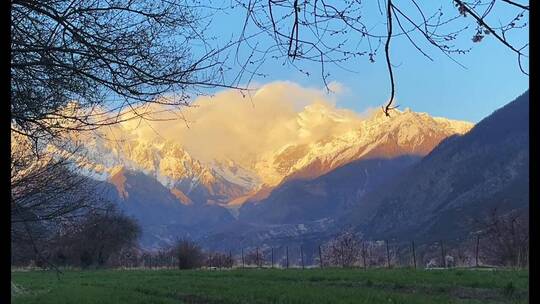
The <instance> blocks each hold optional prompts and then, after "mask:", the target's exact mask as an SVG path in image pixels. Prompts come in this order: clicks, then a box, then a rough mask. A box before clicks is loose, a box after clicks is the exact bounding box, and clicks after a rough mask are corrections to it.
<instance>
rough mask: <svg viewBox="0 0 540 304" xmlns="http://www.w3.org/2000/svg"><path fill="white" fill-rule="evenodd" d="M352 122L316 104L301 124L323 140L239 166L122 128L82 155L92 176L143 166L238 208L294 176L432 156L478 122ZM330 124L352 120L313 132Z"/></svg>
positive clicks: (380, 118)
mask: <svg viewBox="0 0 540 304" xmlns="http://www.w3.org/2000/svg"><path fill="white" fill-rule="evenodd" d="M355 119H356V118H355ZM351 120H352V118H351V117H348V116H347V117H346V116H344V115H342V114H341V113H340V112H339V111H337V110H335V109H333V110H332V109H331V108H328V107H326V106H323V105H320V104H312V105H308V106H306V107H305V108H304V109H303V111H300V112H299V113H298V114H297V117H296V122H295V124H296V125H297V126H300V129H299V131H298V132H299V133H300V137H305V138H316V140H312V141H302V140H300V141H299V140H296V141H294V142H292V143H289V144H285V145H284V146H282V147H279V148H278V149H276V150H273V151H267V152H266V153H264V154H262V155H256V156H254V157H253V159H254V161H252V162H250V163H248V164H247V165H244V166H241V165H239V164H240V163H243V160H241V159H238V160H234V159H227V158H222V159H214V160H212V161H209V162H208V161H207V162H203V161H200V160H198V159H196V158H195V157H193V156H192V155H191V154H190V153H189V152H188V151H186V149H185V148H184V147H183V146H182V144H181V143H178V140H174V139H172V138H169V139H165V138H162V137H158V136H155V137H153V138H151V139H148V138H144V139H143V138H140V137H137V136H136V135H134V134H133V132H132V131H129V130H123V129H121V128H120V129H119V130H120V131H118V130H117V131H116V132H115V133H110V134H97V135H96V136H90V137H88V138H85V139H84V145H83V148H84V151H83V153H80V154H78V156H77V157H78V162H79V163H83V164H85V167H86V169H87V170H88V173H89V174H92V175H93V176H94V177H96V178H98V179H101V180H107V179H108V178H109V177H110V176H112V175H114V173H115V172H117V171H118V170H119V169H121V168H125V169H129V170H132V171H140V172H143V173H145V174H147V175H149V176H152V177H154V178H155V179H157V180H158V181H159V182H160V183H161V184H162V185H163V186H164V187H166V188H168V189H169V190H170V191H171V193H173V195H175V196H176V197H177V198H178V199H179V200H180V201H181V202H182V203H183V204H186V205H189V204H218V205H224V206H227V207H229V208H231V209H236V208H239V206H241V205H242V204H244V203H245V202H246V201H250V200H251V201H253V200H255V201H258V200H261V199H263V198H265V197H267V196H268V195H269V194H270V192H271V190H272V189H273V188H274V187H276V186H278V185H279V184H280V183H283V182H285V181H287V180H292V179H306V178H308V179H311V178H315V177H318V176H321V175H323V174H325V173H328V172H330V171H331V170H333V169H335V168H337V167H339V166H342V165H345V164H347V163H350V162H352V161H355V160H359V159H369V158H374V157H377V158H381V157H383V158H392V157H398V156H401V155H418V156H423V155H426V154H427V153H429V152H430V151H431V150H432V149H433V148H434V147H435V146H436V145H437V144H438V143H439V142H441V141H442V140H443V139H445V138H446V137H448V136H450V135H454V134H463V133H465V132H467V131H468V130H469V129H470V128H471V127H472V124H471V123H467V122H462V121H455V120H449V119H445V118H439V117H431V116H429V115H428V114H426V113H416V112H412V111H410V110H405V111H398V110H396V111H393V112H392V116H391V117H390V118H389V117H386V116H385V115H384V113H382V112H376V113H374V114H373V115H371V117H369V118H367V119H363V120H360V119H358V121H354V123H351ZM323 121H324V125H329V124H330V125H332V124H336V125H338V124H340V123H342V124H343V123H344V121H346V125H347V126H348V127H346V128H341V129H340V132H332V133H329V134H328V136H322V137H321V136H313V134H311V133H314V132H323V131H324V130H319V129H318V127H317V125H318V124H323ZM329 121H330V123H329ZM122 132H123V133H122ZM323 134H324V133H323ZM261 136H264V134H261Z"/></svg>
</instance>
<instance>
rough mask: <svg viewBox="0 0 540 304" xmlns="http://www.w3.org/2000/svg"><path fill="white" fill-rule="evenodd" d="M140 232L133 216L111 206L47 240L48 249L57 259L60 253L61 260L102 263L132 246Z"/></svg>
mask: <svg viewBox="0 0 540 304" xmlns="http://www.w3.org/2000/svg"><path fill="white" fill-rule="evenodd" d="M140 234H141V229H140V227H139V225H138V224H137V223H136V222H135V221H134V220H133V219H131V218H129V217H127V216H125V215H122V214H121V213H118V212H117V211H115V209H114V208H112V207H111V208H110V210H108V211H107V212H95V213H92V214H89V215H87V216H86V218H85V219H84V220H82V221H79V223H77V224H70V225H69V226H67V227H66V229H63V230H61V231H60V232H59V233H58V235H56V236H54V237H53V238H52V239H51V240H50V241H49V242H48V246H47V251H48V253H49V254H50V255H52V257H53V259H54V260H56V262H60V261H58V259H59V258H60V257H63V259H64V264H68V265H76V266H81V267H89V266H97V267H103V266H106V265H109V264H111V262H112V261H110V258H112V257H114V256H116V255H118V254H119V253H120V252H122V251H132V250H133V249H135V248H136V247H137V246H138V245H137V242H138V238H139V237H140Z"/></svg>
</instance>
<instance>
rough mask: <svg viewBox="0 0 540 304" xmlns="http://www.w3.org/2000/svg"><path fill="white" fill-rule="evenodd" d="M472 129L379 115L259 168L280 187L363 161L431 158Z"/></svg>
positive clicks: (274, 156) (408, 114) (288, 149)
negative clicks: (447, 141) (438, 147)
mask: <svg viewBox="0 0 540 304" xmlns="http://www.w3.org/2000/svg"><path fill="white" fill-rule="evenodd" d="M299 119H302V117H301V116H300V117H299ZM472 126H473V125H472V124H471V123H467V122H463V121H456V120H449V119H446V118H440V117H431V116H429V115H428V114H426V113H416V112H412V111H410V110H405V111H397V110H396V111H393V112H392V116H391V117H390V118H389V117H386V116H385V115H384V113H382V112H376V113H375V114H374V115H372V116H371V117H370V118H369V119H366V120H363V121H361V122H360V124H359V127H358V128H357V129H352V130H348V131H347V132H344V133H343V134H340V135H337V136H332V137H330V138H324V139H322V140H320V141H317V142H313V143H308V144H301V145H289V146H285V147H283V148H282V149H281V150H279V151H274V152H273V153H269V154H268V155H266V156H265V157H264V158H263V159H262V160H261V161H260V162H259V163H257V165H256V171H257V172H258V173H259V175H260V176H261V178H262V179H263V180H264V181H266V182H267V183H268V184H270V185H275V184H278V183H279V182H281V181H282V180H283V179H284V178H289V179H290V178H314V177H317V176H321V175H323V174H324V173H327V172H329V171H331V170H332V169H334V168H337V167H339V166H341V165H344V164H346V163H348V162H351V161H354V160H357V159H361V158H371V157H387V158H389V157H396V156H400V155H405V154H409V155H426V154H427V153H429V152H430V151H431V150H432V149H433V148H434V147H435V146H436V145H437V144H439V142H441V141H442V140H443V139H445V138H446V137H448V136H450V135H454V134H463V133H465V132H467V131H468V130H470V129H471V128H472Z"/></svg>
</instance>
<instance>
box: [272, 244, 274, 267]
mask: <svg viewBox="0 0 540 304" xmlns="http://www.w3.org/2000/svg"><path fill="white" fill-rule="evenodd" d="M272 268H274V247H272Z"/></svg>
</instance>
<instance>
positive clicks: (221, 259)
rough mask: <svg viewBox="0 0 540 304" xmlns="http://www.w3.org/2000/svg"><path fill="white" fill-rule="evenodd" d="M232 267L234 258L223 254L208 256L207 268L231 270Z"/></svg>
mask: <svg viewBox="0 0 540 304" xmlns="http://www.w3.org/2000/svg"><path fill="white" fill-rule="evenodd" d="M232 265H233V259H232V257H230V256H229V255H227V254H224V253H222V252H210V253H208V254H207V256H206V261H205V266H206V267H218V268H230V267H232Z"/></svg>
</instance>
